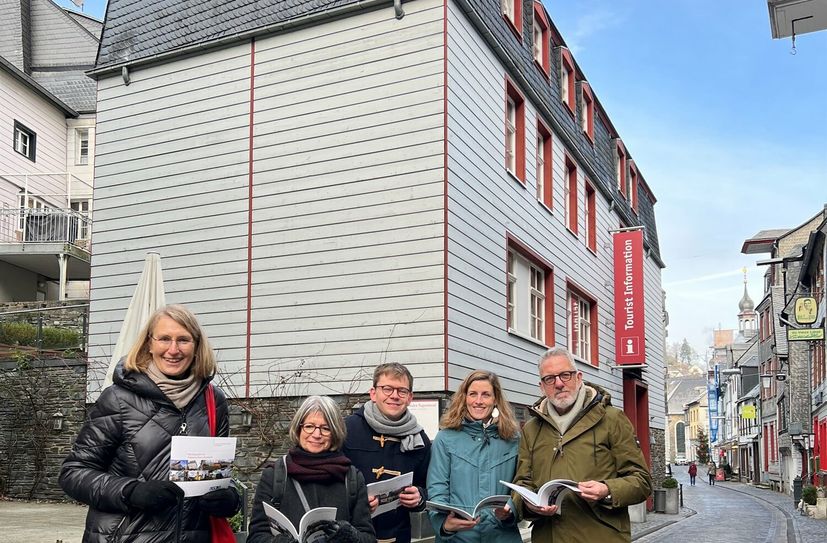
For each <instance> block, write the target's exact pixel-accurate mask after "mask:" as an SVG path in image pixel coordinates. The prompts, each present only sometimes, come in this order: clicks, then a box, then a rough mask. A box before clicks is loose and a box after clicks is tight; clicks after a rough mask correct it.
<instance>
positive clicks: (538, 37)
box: [531, 17, 545, 66]
mask: <svg viewBox="0 0 827 543" xmlns="http://www.w3.org/2000/svg"><path fill="white" fill-rule="evenodd" d="M532 20H533V24H532V25H531V26H532V27H533V29H532V32H531V35H532V40H533V43H532V51H533V53H534V60H536V61H537V64H539V65H540V66H544V65H545V64H544V61H545V58H543V57H544V55H543V29H542V27H541V26H540V25H539V24H537V17H532Z"/></svg>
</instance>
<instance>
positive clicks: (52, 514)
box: [0, 500, 86, 543]
mask: <svg viewBox="0 0 827 543" xmlns="http://www.w3.org/2000/svg"><path fill="white" fill-rule="evenodd" d="M85 521H86V507H84V506H81V505H76V504H73V503H45V502H18V501H2V500H0V543H23V542H26V543H55V542H56V541H62V543H80V540H81V539H82V538H83V526H84V524H85Z"/></svg>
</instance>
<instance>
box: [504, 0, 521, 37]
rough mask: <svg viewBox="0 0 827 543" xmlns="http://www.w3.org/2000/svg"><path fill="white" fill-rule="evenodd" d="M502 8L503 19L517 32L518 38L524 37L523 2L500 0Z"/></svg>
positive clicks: (518, 0)
mask: <svg viewBox="0 0 827 543" xmlns="http://www.w3.org/2000/svg"><path fill="white" fill-rule="evenodd" d="M500 8H501V9H502V13H503V17H504V18H505V20H506V21H508V22H509V23H510V25H511V30H513V31H514V32H516V34H517V36H522V34H523V32H522V28H523V3H522V0H500Z"/></svg>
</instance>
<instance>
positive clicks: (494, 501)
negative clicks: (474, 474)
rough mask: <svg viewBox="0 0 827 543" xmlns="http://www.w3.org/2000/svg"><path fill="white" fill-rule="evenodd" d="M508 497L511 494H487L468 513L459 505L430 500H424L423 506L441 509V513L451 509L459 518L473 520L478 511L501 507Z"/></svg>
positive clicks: (429, 508) (430, 508) (478, 513)
mask: <svg viewBox="0 0 827 543" xmlns="http://www.w3.org/2000/svg"><path fill="white" fill-rule="evenodd" d="M510 499H511V496H506V495H496V496H488V497H487V498H483V499H482V500H480V502H479V503H478V504H477V505H476V507H474V510H473V511H472V512H470V513H469V512H468V511H466V510H465V509H462V508H461V507H455V506H453V505H448V504H445V503H439V502H432V501H429V502H425V508H426V509H428V510H430V511H441V512H443V513H450V512H452V511H453V512H454V514H455V515H456V516H458V517H460V518H464V519H465V520H474V519H475V518H477V517H478V516H480V513H482V511H483V510H485V509H499V508H501V507H505V506H506V504H507V503H508V500H510Z"/></svg>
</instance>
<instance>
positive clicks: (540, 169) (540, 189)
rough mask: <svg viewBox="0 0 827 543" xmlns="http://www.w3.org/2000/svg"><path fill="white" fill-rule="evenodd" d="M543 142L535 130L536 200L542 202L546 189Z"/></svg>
mask: <svg viewBox="0 0 827 543" xmlns="http://www.w3.org/2000/svg"><path fill="white" fill-rule="evenodd" d="M545 140H546V138H544V137H543V134H542V133H541V132H540V131H539V130H537V199H538V200H539V201H541V202H542V201H543V194H544V192H545V188H546V182H547V180H546V159H545V156H544V155H545Z"/></svg>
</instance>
